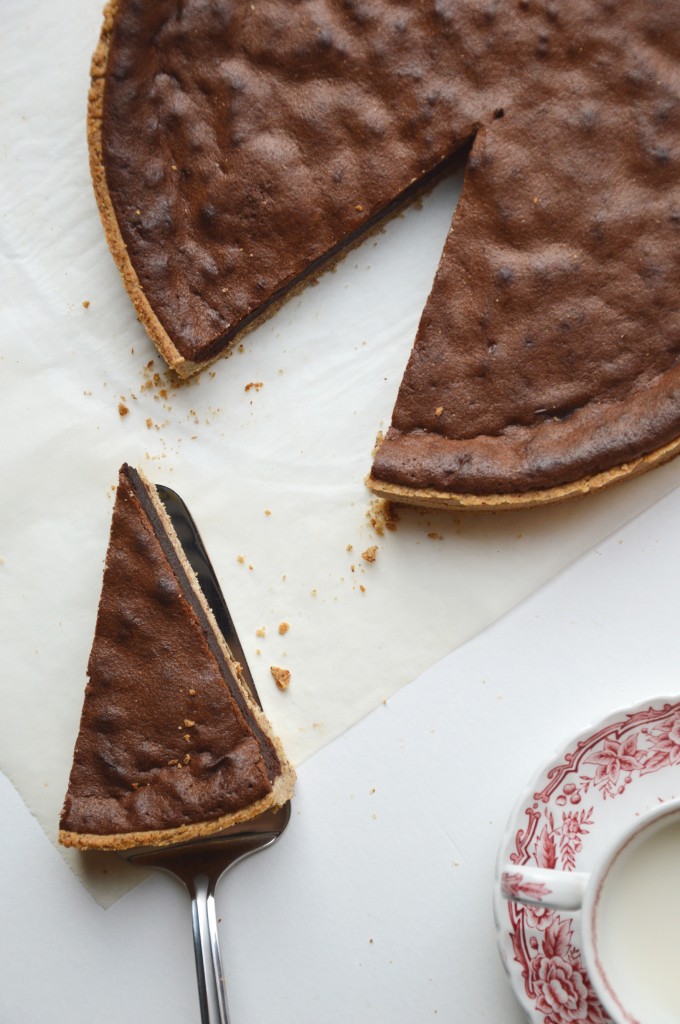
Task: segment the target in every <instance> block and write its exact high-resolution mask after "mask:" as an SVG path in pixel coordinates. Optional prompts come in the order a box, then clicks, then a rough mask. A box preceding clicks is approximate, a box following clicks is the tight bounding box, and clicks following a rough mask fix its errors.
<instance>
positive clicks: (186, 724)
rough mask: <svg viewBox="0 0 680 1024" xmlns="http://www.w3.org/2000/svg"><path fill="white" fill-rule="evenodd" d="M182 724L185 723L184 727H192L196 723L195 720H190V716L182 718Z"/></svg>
mask: <svg viewBox="0 0 680 1024" xmlns="http://www.w3.org/2000/svg"><path fill="white" fill-rule="evenodd" d="M184 725H185V727H186V728H187V729H191V727H192V726H194V725H196V723H195V722H193V721H192V720H191V719H190V718H185V719H184Z"/></svg>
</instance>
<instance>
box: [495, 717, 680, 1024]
mask: <svg viewBox="0 0 680 1024" xmlns="http://www.w3.org/2000/svg"><path fill="white" fill-rule="evenodd" d="M678 766H680V701H678V700H677V699H675V698H674V699H669V698H659V699H657V700H654V701H647V702H645V704H644V705H643V706H640V707H638V708H634V709H630V710H628V711H621V712H617V713H616V714H615V715H612V716H611V717H610V718H608V719H607V720H606V721H605V722H604V723H602V724H601V725H599V726H597V727H595V728H594V729H589V730H587V731H586V732H584V733H583V734H582V735H581V736H580V737H579V738H578V739H577V740H575V741H574V742H573V743H572V744H571V745H570V746H569V747H568V748H567V750H566V752H565V753H564V754H563V755H562V756H561V757H560V759H559V760H557V761H555V762H551V763H550V764H549V765H548V766H546V768H544V769H543V771H542V772H541V773H540V774H539V776H538V778H537V780H536V784H535V785H534V786H533V787H532V790H531V791H530V793H529V795H528V798H526V799H525V800H524V801H523V802H522V804H520V809H519V810H517V811H516V812H515V813H514V814H513V816H512V818H511V822H510V825H509V831H508V832H507V833H506V836H505V839H504V841H503V843H502V845H501V851H500V857H499V864H500V865H501V866H502V865H503V864H506V863H507V862H508V861H509V862H510V863H512V864H517V865H520V864H532V865H536V866H537V867H544V868H557V869H559V870H562V871H573V870H575V868H576V866H577V865H578V867H579V870H585V871H587V870H590V869H592V866H593V863H594V853H593V850H594V848H595V847H596V845H597V849H599V850H600V851H601V850H602V849H603V843H602V837H601V836H596V835H594V833H596V831H597V828H598V825H599V824H600V823H601V822H602V819H603V818H604V819H605V823H604V824H602V826H601V827H603V828H604V827H607V828H608V829H611V827H612V822H616V819H617V818H618V817H620V818H621V821H620V822H618V825H619V827H620V829H621V830H623V828H625V827H626V825H627V824H628V822H629V820H630V817H631V815H634V814H636V813H639V812H640V811H642V810H643V809H645V808H646V807H648V806H650V805H651V804H654V803H657V802H661V803H663V802H664V801H665V800H668V799H670V798H671V796H674V795H676V794H675V793H674V792H673V786H675V787H677V788H680V769H678ZM652 776H653V777H652ZM614 800H617V801H619V803H618V804H617V807H616V808H611V806H605V805H611V801H614ZM619 810H620V814H619ZM607 812H610V813H607ZM612 812H613V813H612ZM607 835H609V832H608V833H607ZM595 839H598V840H599V843H598V844H596V843H595ZM513 878H514V879H515V881H516V882H517V879H518V876H513V875H512V874H511V873H509V872H506V873H505V874H504V875H503V876H502V877H499V879H498V880H497V886H496V890H497V891H496V920H497V923H498V940H499V945H500V949H501V956H502V957H503V960H504V963H505V966H506V968H507V970H508V973H509V975H510V979H511V981H512V983H513V986H514V988H515V991H516V994H517V995H518V997H519V998H520V1001H521V1002H522V1004H523V1005H524V1007H525V1008H526V1010H527V1011H528V1013H529V1016H530V1018H531V1020H532V1021H534V1022H536V1024H575V1022H578V1024H606V1022H607V1021H608V1020H609V1018H608V1017H607V1015H606V1013H605V1011H604V1009H603V1008H602V1006H601V1005H600V1003H599V1001H598V999H597V996H596V995H595V992H594V990H593V988H592V986H591V984H590V980H589V978H588V976H587V974H586V971H585V968H584V966H583V961H582V958H581V950H580V946H579V930H578V922H577V920H575V917H574V915H572V914H570V913H567V912H564V911H556V910H552V909H550V908H549V907H545V906H541V905H538V906H521V905H519V904H515V903H508V902H506V901H505V900H504V899H503V897H502V892H503V890H504V889H505V890H506V891H507V890H508V888H510V889H511V888H512V884H513V883H512V879H513ZM525 895H526V894H525ZM544 895H546V894H544ZM533 898H540V896H534V897H533ZM508 923H509V926H510V927H509V930H507V924H508Z"/></svg>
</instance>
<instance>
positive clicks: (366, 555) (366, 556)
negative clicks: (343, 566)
mask: <svg viewBox="0 0 680 1024" xmlns="http://www.w3.org/2000/svg"><path fill="white" fill-rule="evenodd" d="M377 554H378V545H377V544H371V546H370V548H366V550H365V551H362V552H361V557H362V558H363V560H364V562H375V559H376V556H377Z"/></svg>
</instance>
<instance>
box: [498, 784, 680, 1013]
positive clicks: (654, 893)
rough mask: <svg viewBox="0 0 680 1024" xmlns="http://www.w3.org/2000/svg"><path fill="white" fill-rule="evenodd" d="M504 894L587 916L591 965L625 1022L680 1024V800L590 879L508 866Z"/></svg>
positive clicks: (652, 816) (638, 829)
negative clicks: (679, 1023) (679, 1022)
mask: <svg viewBox="0 0 680 1024" xmlns="http://www.w3.org/2000/svg"><path fill="white" fill-rule="evenodd" d="M501 888H502V893H503V896H504V897H505V898H506V899H508V900H512V901H514V902H516V903H526V904H533V905H535V906H542V907H552V908H554V909H556V910H571V911H580V918H581V948H582V953H583V960H584V964H585V967H586V970H587V971H588V974H589V976H590V978H591V981H592V983H593V986H594V988H595V990H596V992H597V994H598V996H599V998H600V1001H601V1002H602V1004H603V1006H604V1008H605V1010H606V1011H607V1013H608V1014H609V1015H610V1017H611V1018H612V1020H614V1021H616V1022H617V1024H678V1021H680V928H679V927H678V926H679V924H680V799H679V800H672V801H669V802H667V803H664V804H660V805H659V806H657V807H655V808H653V809H652V810H651V811H649V812H647V813H646V814H644V815H640V816H639V817H638V818H636V820H635V822H634V824H633V825H632V826H631V828H629V829H628V831H626V832H625V833H624V834H623V835H622V836H620V837H619V838H618V839H617V841H616V842H615V843H614V844H613V845H612V846H610V848H609V850H608V851H607V852H606V853H605V854H604V856H603V857H602V859H601V860H600V862H599V864H598V865H597V867H596V869H595V870H594V871H593V872H592V873H590V874H588V873H584V872H577V871H571V872H567V871H554V870H551V869H548V868H538V867H533V866H531V865H516V864H508V865H506V866H505V868H504V870H503V872H502V875H501ZM556 984H559V979H557V981H556ZM558 997H559V992H557V993H555V998H556V999H558Z"/></svg>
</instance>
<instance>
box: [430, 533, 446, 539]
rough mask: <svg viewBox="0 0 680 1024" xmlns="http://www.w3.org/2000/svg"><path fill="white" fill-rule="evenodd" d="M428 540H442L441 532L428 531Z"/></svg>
mask: <svg viewBox="0 0 680 1024" xmlns="http://www.w3.org/2000/svg"><path fill="white" fill-rule="evenodd" d="M428 537H429V538H430V540H444V538H443V537H442V535H441V533H428Z"/></svg>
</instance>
